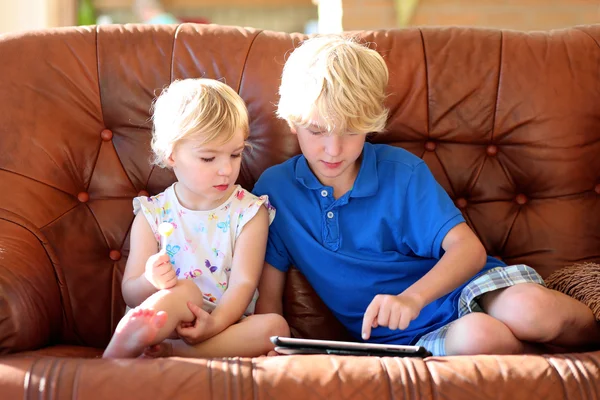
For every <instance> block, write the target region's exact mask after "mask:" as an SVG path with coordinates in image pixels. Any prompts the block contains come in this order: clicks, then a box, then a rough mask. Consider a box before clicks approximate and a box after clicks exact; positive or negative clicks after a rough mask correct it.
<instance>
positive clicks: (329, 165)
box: [321, 161, 342, 169]
mask: <svg viewBox="0 0 600 400" xmlns="http://www.w3.org/2000/svg"><path fill="white" fill-rule="evenodd" d="M321 162H322V163H323V165H325V167H327V168H329V169H336V168H337V167H339V166H340V165H342V162H341V161H339V162H336V163H330V162H327V161H321Z"/></svg>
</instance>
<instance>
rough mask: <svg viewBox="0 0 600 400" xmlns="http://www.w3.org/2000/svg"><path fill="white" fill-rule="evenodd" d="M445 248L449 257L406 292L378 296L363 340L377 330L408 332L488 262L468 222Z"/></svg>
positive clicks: (451, 234) (449, 235) (368, 315)
mask: <svg viewBox="0 0 600 400" xmlns="http://www.w3.org/2000/svg"><path fill="white" fill-rule="evenodd" d="M442 248H443V249H444V251H445V253H444V255H443V256H442V257H441V258H440V260H439V261H438V262H437V264H436V265H435V266H434V267H433V268H432V269H431V270H430V271H429V272H428V273H427V274H425V275H424V276H423V277H422V278H421V279H419V280H418V281H416V282H415V283H414V284H412V285H411V286H410V287H408V288H407V289H406V290H405V291H404V292H402V293H400V294H399V295H397V296H393V295H392V296H390V295H377V296H375V298H374V299H373V301H372V302H371V304H369V307H367V310H366V312H365V315H364V317H363V327H362V336H363V339H365V340H366V339H368V338H369V337H370V336H371V328H375V327H377V326H387V327H389V328H390V329H406V328H407V327H408V325H409V324H410V322H411V321H412V320H413V319H415V318H416V317H417V316H418V315H419V313H420V312H421V310H422V309H423V307H425V306H426V305H427V304H429V303H431V302H432V301H434V300H436V299H438V298H440V297H441V296H443V295H445V294H447V293H449V292H451V291H452V290H454V289H456V288H457V287H458V286H460V285H462V284H463V283H465V282H466V281H467V280H468V279H470V278H472V277H473V276H474V275H475V274H477V273H478V272H479V271H481V269H482V268H483V267H484V265H485V262H486V259H487V254H486V251H485V248H484V247H483V245H482V244H481V242H480V241H479V239H478V238H477V236H476V235H475V234H474V233H473V231H472V230H471V228H469V226H468V225H467V224H466V223H464V222H462V223H460V224H458V225H456V226H455V227H454V228H452V229H451V230H450V231H449V232H448V233H447V234H446V236H445V237H444V239H443V241H442Z"/></svg>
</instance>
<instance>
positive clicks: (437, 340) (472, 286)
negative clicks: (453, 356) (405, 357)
mask: <svg viewBox="0 0 600 400" xmlns="http://www.w3.org/2000/svg"><path fill="white" fill-rule="evenodd" d="M519 283H537V284H540V285H542V286H545V284H544V280H543V279H542V277H541V276H540V275H539V274H538V273H537V272H536V271H535V270H534V269H533V268H531V267H528V266H527V265H523V264H519V265H510V266H507V267H496V268H492V269H490V270H489V271H486V272H485V273H483V274H482V275H480V276H478V277H477V278H475V279H473V280H472V281H471V282H469V283H468V284H467V286H465V287H464V288H463V290H462V292H461V293H460V297H459V299H458V318H460V317H462V316H463V315H467V314H469V313H472V312H484V311H483V309H482V308H481V306H480V305H479V304H478V303H477V299H478V298H479V297H480V296H481V295H483V294H485V293H489V292H493V291H494V290H498V289H503V288H506V287H509V286H514V285H518V284H519ZM455 321H456V320H454V321H452V322H450V323H448V324H446V325H444V326H442V327H441V328H438V329H436V330H435V331H433V332H429V333H426V334H425V335H423V336H421V337H420V338H419V340H418V341H417V343H416V345H417V346H423V347H425V348H426V349H427V350H429V351H430V352H431V353H432V354H433V355H434V356H445V355H446V335H447V334H448V328H449V327H450V325H452V324H453V323H454V322H455Z"/></svg>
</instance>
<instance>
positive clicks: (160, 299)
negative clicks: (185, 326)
mask: <svg viewBox="0 0 600 400" xmlns="http://www.w3.org/2000/svg"><path fill="white" fill-rule="evenodd" d="M188 301H191V302H192V303H194V304H198V305H201V304H202V293H201V292H200V289H199V288H198V287H197V286H196V284H195V283H194V282H193V281H191V280H181V281H178V282H177V285H175V286H174V287H173V288H171V289H165V290H159V291H158V292H156V293H154V294H153V295H152V296H150V297H148V298H147V299H146V300H144V302H143V303H142V304H140V305H139V306H138V307H137V308H136V310H143V311H146V312H148V311H149V310H154V311H153V312H154V314H156V316H152V318H151V317H150V316H146V318H140V317H137V318H131V316H130V315H129V314H130V313H131V312H130V313H128V314H127V315H126V316H125V317H123V319H122V320H121V322H119V326H118V327H117V330H116V331H115V335H114V336H113V337H112V339H111V341H110V343H109V344H108V347H107V349H106V351H105V352H104V355H103V357H111V358H124V357H127V358H129V357H137V356H139V355H141V354H142V353H143V352H144V349H145V348H146V347H148V346H152V345H154V344H157V343H160V342H162V341H163V340H165V339H167V338H168V337H169V336H170V335H171V334H172V333H173V331H175V327H176V326H177V324H178V323H179V322H180V321H185V322H191V321H193V320H194V319H195V316H194V314H192V312H191V311H190V309H189V308H188V306H187V302H188ZM164 314H166V316H165V315H164ZM159 315H160V317H159ZM156 317H158V318H159V322H160V323H157V321H156V320H155V318H156ZM163 319H164V321H163ZM137 332H139V333H137Z"/></svg>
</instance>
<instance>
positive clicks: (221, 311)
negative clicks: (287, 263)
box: [206, 207, 269, 337]
mask: <svg viewBox="0 0 600 400" xmlns="http://www.w3.org/2000/svg"><path fill="white" fill-rule="evenodd" d="M268 234H269V214H268V212H267V209H266V208H265V207H261V208H260V209H259V210H258V212H257V213H256V215H255V216H254V217H253V218H252V219H251V220H250V221H249V222H248V223H247V224H246V225H245V226H244V229H243V230H242V233H241V234H240V236H239V237H238V239H237V241H236V243H235V248H234V252H233V261H232V266H231V276H230V279H229V286H228V287H227V290H225V293H223V297H221V300H220V301H219V304H218V305H217V307H216V308H215V309H214V311H213V312H212V313H211V317H212V319H213V323H214V327H213V329H212V332H209V333H207V334H206V336H207V337H211V336H214V335H216V334H217V333H219V332H221V331H223V330H224V329H226V328H227V327H229V326H231V325H232V324H234V323H235V322H237V321H238V320H239V319H240V318H241V316H242V315H243V314H244V311H245V310H246V308H247V307H248V304H250V301H251V300H252V296H253V295H254V291H255V290H256V287H257V286H258V281H259V279H260V275H261V271H262V267H263V264H264V260H265V251H266V247H267V236H268Z"/></svg>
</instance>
